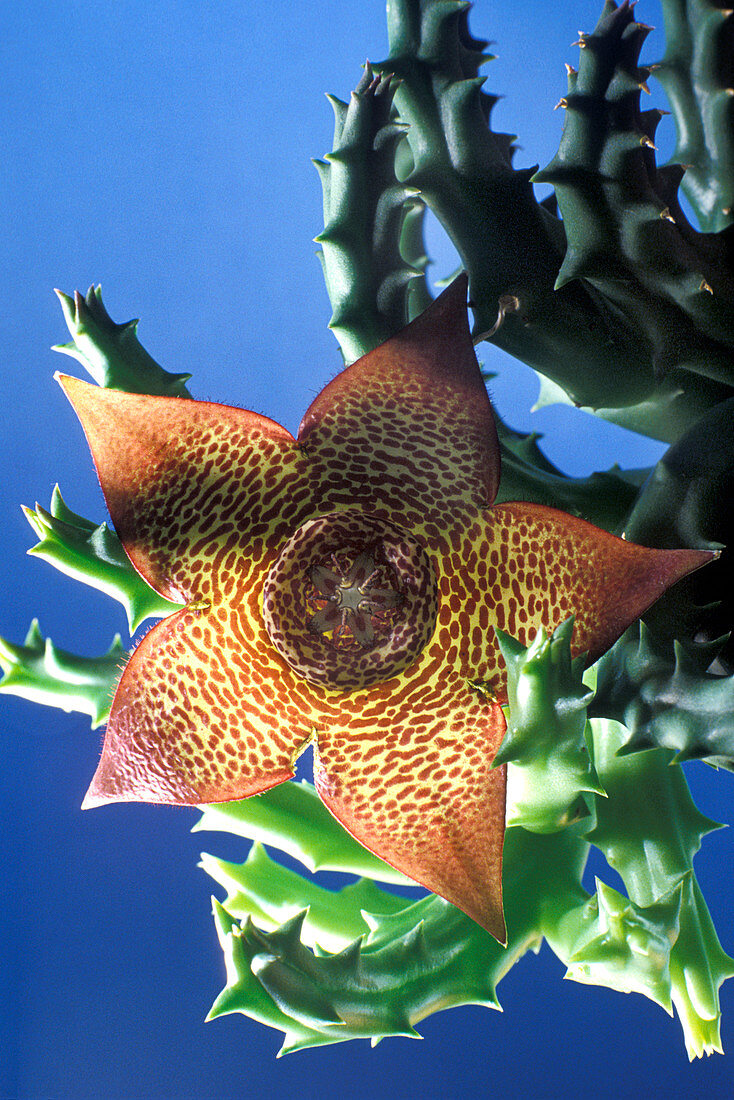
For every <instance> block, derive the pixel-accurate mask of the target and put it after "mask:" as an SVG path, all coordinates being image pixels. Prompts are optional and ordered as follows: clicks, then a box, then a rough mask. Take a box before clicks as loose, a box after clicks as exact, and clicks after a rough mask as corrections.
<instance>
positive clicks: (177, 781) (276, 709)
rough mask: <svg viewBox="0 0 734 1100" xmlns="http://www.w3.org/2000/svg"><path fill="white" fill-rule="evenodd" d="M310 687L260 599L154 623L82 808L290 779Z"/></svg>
mask: <svg viewBox="0 0 734 1100" xmlns="http://www.w3.org/2000/svg"><path fill="white" fill-rule="evenodd" d="M313 706H314V702H313V699H312V696H311V693H310V691H309V688H308V685H307V684H305V683H304V682H303V681H302V680H300V679H299V678H297V677H296V676H295V674H294V673H293V672H292V671H291V669H290V668H288V666H287V665H286V664H285V663H284V662H283V661H282V660H281V658H280V657H278V655H277V654H276V653H275V651H274V650H273V648H272V646H271V645H270V644H269V642H268V639H267V636H266V635H265V632H264V628H263V627H262V623H261V617H260V614H259V609H258V606H257V599H256V598H255V597H253V598H252V599H251V601H249V602H248V603H245V602H240V603H239V604H237V605H235V606H234V607H225V606H219V607H218V608H213V607H212V608H209V609H208V610H203V609H195V608H193V607H189V608H185V609H184V610H182V611H180V612H178V613H176V614H175V615H171V616H170V617H169V618H167V619H165V620H164V621H163V622H161V623H159V624H157V625H156V626H154V627H153V629H152V630H151V631H149V633H148V634H146V636H145V638H144V639H143V641H142V642H141V643H140V645H139V646H138V647H137V649H136V650H135V652H134V653H133V655H132V657H131V659H130V662H129V664H128V665H127V667H126V669H125V672H124V673H123V676H122V680H121V681H120V685H119V687H118V689H117V693H116V695H115V698H114V701H113V704H112V711H111V714H110V720H109V723H108V725H107V734H106V736H105V742H104V748H103V750H102V759H101V761H100V764H99V767H98V769H97V772H96V774H95V776H94V779H93V781H92V785H91V787H90V789H89V792H88V794H87V797H86V799H85V802H84V805H85V807H89V806H95V805H99V804H101V803H104V802H127V801H140V802H161V803H178V804H183V805H196V804H198V803H203V802H225V801H227V800H229V799H234V798H245V797H247V796H248V795H252V794H257V793H258V792H260V791H264V790H267V788H269V787H272V786H274V785H275V784H276V783H280V782H281V781H282V780H284V779H290V778H291V777H292V775H293V764H294V761H295V757H296V756H297V755H298V752H299V751H300V749H301V748H302V747H303V746H304V744H305V743H306V742H307V741H308V739H309V737H310V733H311V729H312V727H313V721H314V718H316V717H318V718H319V720H321V721H323V716H324V707H323V706H320V707H317V709H313Z"/></svg>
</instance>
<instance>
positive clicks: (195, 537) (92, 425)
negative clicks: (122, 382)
mask: <svg viewBox="0 0 734 1100" xmlns="http://www.w3.org/2000/svg"><path fill="white" fill-rule="evenodd" d="M57 378H58V380H59V382H60V383H61V385H62V387H63V389H64V392H65V393H66V395H67V397H68V398H69V400H70V401H71V403H72V405H73V406H74V409H75V411H76V413H77V415H78V417H79V419H80V420H81V423H82V427H83V428H84V432H85V434H86V436H87V440H88V442H89V446H90V449H91V451H92V455H93V457H94V462H95V465H96V467H97V473H98V475H99V480H100V483H101V485H102V491H103V493H104V495H105V499H106V501H107V506H108V508H109V511H110V515H111V516H112V520H113V523H114V525H115V528H116V530H117V533H118V535H119V536H120V538H121V540H122V543H123V545H124V547H125V550H126V551H127V553H128V555H129V557H130V560H131V561H132V563H133V565H134V566H135V568H136V569H137V570H138V572H140V573H141V574H142V575H143V577H144V578H145V579H146V580H147V581H148V583H149V584H150V585H151V586H152V587H153V588H155V589H156V591H158V592H160V593H161V594H162V595H164V596H167V597H168V598H169V599H172V600H178V601H180V602H183V601H184V600H191V599H204V600H206V599H211V598H213V597H215V596H217V595H218V594H222V593H225V594H226V592H227V591H228V590H229V589H230V588H231V587H232V586H233V585H234V583H235V582H237V583H239V577H238V574H239V572H240V568H241V562H242V560H243V559H244V558H247V559H251V558H254V559H257V558H258V557H261V556H262V555H263V553H265V552H267V550H268V549H269V548H270V547H273V546H276V545H277V544H278V543H279V542H280V541H282V539H284V538H286V537H287V536H288V535H289V534H290V532H291V531H292V530H293V528H294V527H296V526H297V525H298V523H299V522H300V521H301V519H302V518H303V514H304V509H306V508H308V507H309V505H310V493H309V489H308V481H307V475H306V469H307V464H306V460H305V458H304V456H303V454H302V453H301V451H300V449H299V447H298V445H297V444H296V442H295V440H294V439H293V437H292V436H291V435H290V433H289V432H287V431H286V430H285V428H281V426H280V425H279V424H276V423H275V422H274V421H272V420H268V419H267V418H266V417H264V416H258V415H257V414H256V413H252V412H246V411H245V410H243V409H235V408H231V407H229V406H227V405H216V404H212V403H211V402H207V401H190V400H187V399H185V398H181V397H148V396H145V395H141V394H129V393H122V392H120V391H118V390H108V389H103V388H101V387H99V386H93V385H90V384H89V383H87V382H81V381H79V380H78V379H76V378H71V377H69V376H68V375H57Z"/></svg>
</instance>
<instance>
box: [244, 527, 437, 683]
mask: <svg viewBox="0 0 734 1100" xmlns="http://www.w3.org/2000/svg"><path fill="white" fill-rule="evenodd" d="M437 612H438V591H437V582H436V576H435V572H434V569H433V565H432V563H431V559H430V558H429V556H428V554H427V553H426V551H425V549H424V548H423V546H422V545H421V544H420V543H419V542H418V540H417V539H416V538H415V537H414V536H413V535H410V534H408V532H406V531H405V530H403V528H401V527H398V526H397V525H396V524H394V523H390V522H389V521H387V520H384V519H382V518H381V517H379V516H375V515H372V514H371V513H369V512H363V511H361V510H358V509H348V510H347V511H344V512H331V513H329V514H328V515H324V516H319V517H318V518H317V519H313V520H309V522H308V523H304V524H303V526H301V527H299V528H298V530H297V531H296V532H295V533H294V534H293V535H292V536H291V538H290V539H288V541H287V542H286V543H285V545H284V546H283V548H282V549H281V551H280V553H279V555H278V557H277V558H276V560H275V562H274V563H273V565H272V567H271V569H270V572H269V573H268V577H267V580H266V582H265V586H264V593H263V618H264V621H265V626H266V628H267V631H268V634H269V635H270V639H271V641H272V643H273V645H274V646H275V648H276V650H277V651H278V653H279V654H280V655H281V657H283V659H284V660H285V661H287V662H288V664H289V665H290V666H291V668H292V669H294V671H296V672H297V673H298V674H299V675H301V676H303V678H304V679H305V680H308V681H309V683H312V684H318V685H320V686H323V687H329V688H332V689H333V690H335V691H354V690H356V689H359V688H364V687H369V686H370V685H372V684H375V683H379V682H380V681H382V680H388V679H390V677H391V676H396V675H398V673H400V672H402V671H403V669H405V668H407V667H408V665H410V664H412V663H413V661H414V660H415V659H416V658H417V657H418V656H419V655H420V653H421V652H422V651H423V649H424V648H425V646H426V645H427V644H428V642H429V641H430V639H431V637H432V635H433V631H434V628H435V625H436V615H437Z"/></svg>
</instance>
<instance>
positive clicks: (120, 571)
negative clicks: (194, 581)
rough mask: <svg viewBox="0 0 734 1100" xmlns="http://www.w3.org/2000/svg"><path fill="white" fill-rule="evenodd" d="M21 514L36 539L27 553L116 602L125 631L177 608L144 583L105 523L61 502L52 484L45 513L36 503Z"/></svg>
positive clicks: (168, 613)
mask: <svg viewBox="0 0 734 1100" xmlns="http://www.w3.org/2000/svg"><path fill="white" fill-rule="evenodd" d="M24 512H25V515H26V519H27V520H28V522H29V523H30V525H31V527H32V528H33V530H34V531H35V532H36V534H37V535H38V536H39V538H40V540H41V541H40V542H39V543H38V544H37V545H36V546H34V547H32V548H31V549H30V550H29V551H28V553H29V554H33V555H34V556H36V557H39V558H42V559H43V560H44V561H47V562H49V564H50V565H53V566H55V568H56V569H58V570H60V571H61V572H62V573H65V574H66V575H67V576H69V577H74V578H75V579H76V580H80V581H82V582H83V583H84V584H88V585H90V586H91V587H92V588H97V589H99V591H101V592H104V593H105V594H106V595H108V596H111V597H112V598H113V599H116V600H119V602H120V603H121V604H122V605H123V607H124V608H125V612H126V614H127V619H128V625H129V628H130V633H131V634H132V633H133V632H134V631H135V630H136V629H137V628H138V626H139V625H140V624H141V623H142V622H143V621H144V620H145V619H148V618H151V617H152V618H162V617H163V616H165V615H171V614H172V613H173V612H174V611H178V610H179V609H180V605H179V604H175V603H171V602H170V600H166V599H164V597H163V596H160V595H159V594H158V593H157V592H155V591H154V590H153V589H152V588H151V587H150V586H149V585H148V584H146V582H145V581H144V580H143V578H142V577H141V576H140V574H139V573H138V572H137V571H136V570H135V569H134V568H133V566H132V564H131V562H130V559H129V558H128V556H127V554H126V553H125V551H124V550H123V547H122V543H121V542H120V540H119V538H118V537H117V535H116V534H115V533H114V531H112V530H111V529H110V528H109V527H108V526H107V524H106V523H100V524H99V525H98V526H95V524H93V523H91V522H90V521H89V520H86V519H83V518H82V517H81V516H78V515H76V513H75V512H72V511H71V509H70V508H68V507H67V506H66V504H65V503H64V501H63V499H62V497H61V493H60V491H59V487H58V485H57V486H56V487H55V489H54V491H53V496H52V498H51V510H50V511H49V512H47V511H46V510H45V509H44V508H41V507H40V505H38V504H37V505H36V507H35V509H31V508H24Z"/></svg>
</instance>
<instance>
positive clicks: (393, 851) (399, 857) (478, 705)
mask: <svg viewBox="0 0 734 1100" xmlns="http://www.w3.org/2000/svg"><path fill="white" fill-rule="evenodd" d="M383 688H384V690H383V691H380V689H377V688H376V689H374V690H373V691H372V692H371V693H370V695H369V697H368V698H365V697H364V696H363V695H361V696H357V697H355V698H354V699H350V698H349V697H346V698H344V700H343V701H342V703H341V714H340V715H339V716H338V717H335V718H334V720H333V722H332V723H331V724H330V725H329V726H328V728H325V729H319V731H318V734H317V747H316V751H315V754H314V779H315V783H316V789H317V790H318V792H319V795H320V796H321V798H322V799H323V801H324V803H325V804H326V805H327V806H328V808H329V809H330V810H331V812H332V813H333V814H334V816H335V817H336V818H337V819H338V820H339V821H340V822H341V823H342V825H344V826H345V828H346V829H348V830H349V832H350V833H351V834H352V835H353V836H354V837H356V839H357V840H359V841H360V843H362V844H364V846H365V847H366V848H369V850H370V851H372V852H374V853H375V854H376V855H378V856H379V857H380V858H381V859H384V860H385V861H386V862H387V863H389V864H391V866H393V867H395V868H397V869H398V870H399V871H403V872H404V873H405V874H406V875H409V876H410V877H411V878H413V879H415V880H416V882H419V883H421V884H422V885H423V886H426V887H427V888H428V889H429V890H433V891H434V892H435V893H438V894H440V895H441V896H442V897H444V898H446V899H447V900H448V901H451V902H453V903H454V905H457V906H458V907H459V908H460V909H462V910H463V911H464V912H465V913H467V914H468V915H469V916H470V917H472V919H473V920H475V921H477V923H478V924H481V925H482V926H483V927H484V928H486V929H487V931H488V932H491V934H492V935H493V936H495V937H496V938H497V939H498V940H500V941H501V942H504V940H505V926H504V919H503V916H502V842H503V837H504V829H505V768H497V769H495V770H492V768H491V763H492V760H493V759H494V755H495V753H496V751H497V748H498V747H499V744H500V742H501V740H502V737H503V735H504V732H505V720H504V715H503V713H502V709H501V708H500V707H499V706H498V705H497V704H496V703H493V702H490V701H489V700H487V699H485V698H482V697H481V696H480V695H478V694H477V693H476V692H474V691H473V690H472V689H471V687H470V685H469V684H468V683H467V682H466V681H465V680H463V679H462V678H461V677H459V676H457V675H456V674H454V673H452V672H450V671H449V670H448V669H447V668H445V667H444V666H443V661H442V657H441V654H440V651H439V649H438V647H434V648H433V651H432V652H430V653H428V654H426V655H425V657H424V658H423V659H421V661H420V662H419V664H418V667H417V668H416V669H414V670H412V673H411V674H410V675H409V674H405V676H404V677H401V678H400V680H398V681H391V682H388V683H387V684H385V685H383Z"/></svg>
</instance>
